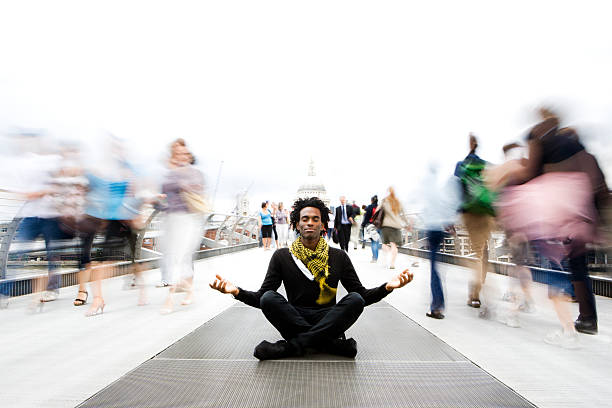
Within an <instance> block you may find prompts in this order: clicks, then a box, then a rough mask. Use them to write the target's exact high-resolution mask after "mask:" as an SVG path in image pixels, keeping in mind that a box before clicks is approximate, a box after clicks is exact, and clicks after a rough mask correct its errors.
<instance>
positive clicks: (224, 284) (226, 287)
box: [208, 275, 240, 296]
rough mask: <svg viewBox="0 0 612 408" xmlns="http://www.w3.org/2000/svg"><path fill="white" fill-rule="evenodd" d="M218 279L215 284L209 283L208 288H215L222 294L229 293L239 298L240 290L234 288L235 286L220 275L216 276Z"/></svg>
mask: <svg viewBox="0 0 612 408" xmlns="http://www.w3.org/2000/svg"><path fill="white" fill-rule="evenodd" d="M215 276H216V278H217V279H215V281H214V282H213V283H209V284H208V286H210V287H211V288H213V289H214V290H218V291H219V292H221V293H229V294H231V295H234V296H237V295H238V292H240V290H238V288H237V287H236V286H234V284H233V283H232V282H230V281H228V280H225V279H223V278H222V277H221V276H220V275H215Z"/></svg>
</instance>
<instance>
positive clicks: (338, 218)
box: [334, 196, 355, 252]
mask: <svg viewBox="0 0 612 408" xmlns="http://www.w3.org/2000/svg"><path fill="white" fill-rule="evenodd" d="M354 222H355V221H354V219H353V206H352V205H348V204H347V203H346V197H345V196H340V205H339V206H338V207H336V214H335V217H334V228H335V229H336V230H337V231H338V241H339V244H340V249H342V250H344V251H345V252H348V243H349V241H350V239H351V225H353V223H354Z"/></svg>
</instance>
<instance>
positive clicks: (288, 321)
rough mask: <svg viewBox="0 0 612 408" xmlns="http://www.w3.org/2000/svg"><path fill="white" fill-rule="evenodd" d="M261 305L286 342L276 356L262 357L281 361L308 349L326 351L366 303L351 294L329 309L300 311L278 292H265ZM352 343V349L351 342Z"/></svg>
mask: <svg viewBox="0 0 612 408" xmlns="http://www.w3.org/2000/svg"><path fill="white" fill-rule="evenodd" d="M260 306H261V310H262V311H263V313H264V315H265V316H266V318H267V319H268V321H269V322H270V323H271V324H272V325H273V326H274V327H275V328H276V329H277V330H278V331H279V332H280V334H281V336H283V338H284V339H285V340H286V341H287V342H288V343H287V345H286V346H285V345H284V344H282V347H281V348H282V350H280V351H279V353H278V355H271V356H263V357H267V358H281V357H288V356H291V355H300V354H302V353H303V352H304V349H305V348H307V347H309V348H316V349H319V350H324V351H329V349H330V347H328V346H332V344H334V341H336V340H337V339H338V338H339V337H340V336H342V335H343V334H344V332H345V331H346V330H347V329H348V328H349V327H351V326H352V325H353V324H354V323H355V322H356V321H357V319H358V318H359V316H360V315H361V313H362V312H363V308H364V306H365V302H364V300H363V298H362V297H361V295H359V294H358V293H354V292H351V293H349V294H348V295H346V296H345V297H343V298H342V299H341V300H340V301H339V302H338V303H337V304H335V305H334V306H332V307H328V308H323V309H309V308H300V307H294V306H292V305H291V304H289V302H288V301H287V300H286V299H285V298H284V297H283V296H282V295H280V294H279V293H277V292H275V291H268V292H266V293H264V295H263V296H262V297H261V300H260ZM268 344H269V343H268ZM351 344H352V345H353V347H354V348H355V342H354V340H352V343H351ZM277 345H278V343H277ZM258 347H259V346H258ZM355 351H356V348H355ZM256 352H257V350H256ZM271 354H275V353H271ZM256 356H257V354H256ZM257 357H258V358H260V357H261V355H260V356H257Z"/></svg>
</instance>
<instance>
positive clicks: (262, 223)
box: [258, 201, 273, 251]
mask: <svg viewBox="0 0 612 408" xmlns="http://www.w3.org/2000/svg"><path fill="white" fill-rule="evenodd" d="M258 223H259V229H260V231H261V237H262V241H263V247H264V251H269V250H270V244H271V241H272V224H273V221H272V213H271V212H270V210H269V209H268V202H267V201H266V202H263V203H261V211H259V218H258Z"/></svg>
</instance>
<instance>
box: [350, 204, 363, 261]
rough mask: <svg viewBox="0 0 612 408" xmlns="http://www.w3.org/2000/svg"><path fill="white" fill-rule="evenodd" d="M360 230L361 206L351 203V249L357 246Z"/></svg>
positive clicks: (355, 248)
mask: <svg viewBox="0 0 612 408" xmlns="http://www.w3.org/2000/svg"><path fill="white" fill-rule="evenodd" d="M360 231H361V208H359V207H358V206H356V205H353V224H352V225H351V241H350V242H352V243H353V249H354V250H357V246H358V245H359V241H360Z"/></svg>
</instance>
